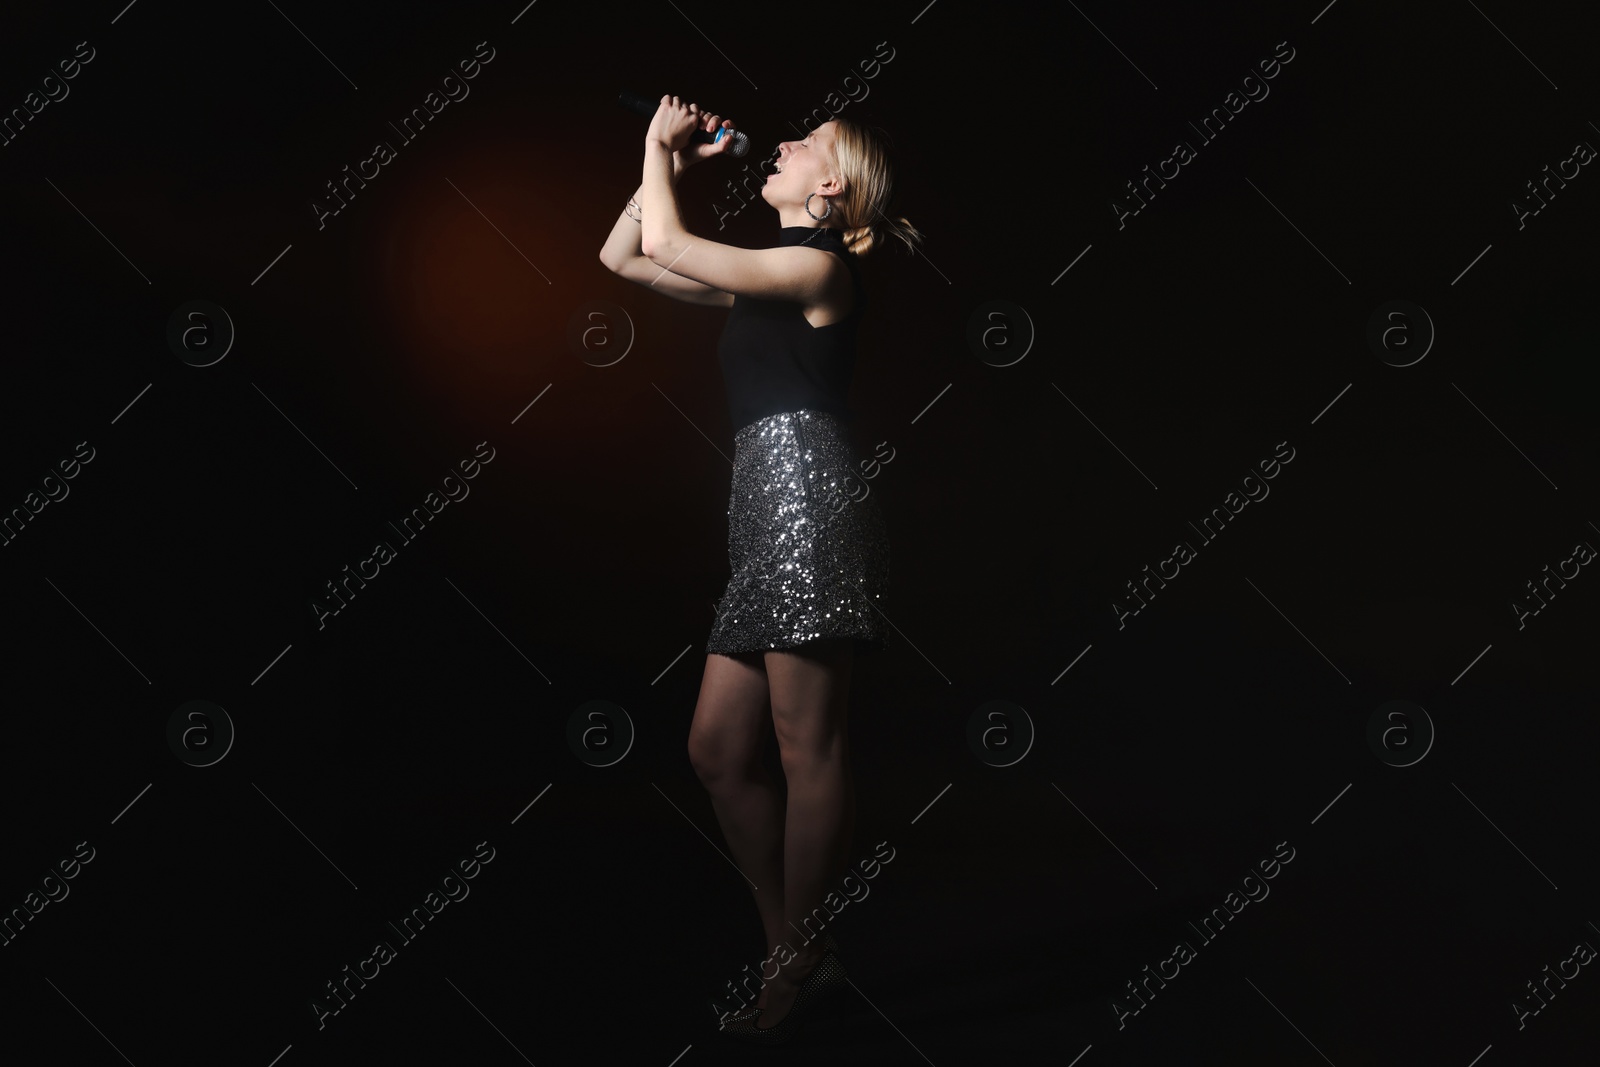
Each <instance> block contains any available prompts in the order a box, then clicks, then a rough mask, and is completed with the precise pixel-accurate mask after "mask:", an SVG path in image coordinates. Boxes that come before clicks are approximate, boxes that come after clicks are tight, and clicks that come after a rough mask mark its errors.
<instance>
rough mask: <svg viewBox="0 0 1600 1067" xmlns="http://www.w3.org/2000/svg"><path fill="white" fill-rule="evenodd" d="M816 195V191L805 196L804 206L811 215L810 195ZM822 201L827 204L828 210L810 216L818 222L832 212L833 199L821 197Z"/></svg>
mask: <svg viewBox="0 0 1600 1067" xmlns="http://www.w3.org/2000/svg"><path fill="white" fill-rule="evenodd" d="M816 195H817V194H816V193H812V194H811V196H808V197H806V203H805V208H806V214H807V215H811V197H812V196H816ZM822 202H823V204H824V205H826V206H827V209H828V210H826V211H824V212H823V213H822V214H821V215H811V217H812V218H814V219H816V220H817V221H818V222H821V221H822V220H823V219H825V218H827V217H828V216H829V215H832V214H833V201H831V200H829V199H828V198H827V197H823V198H822Z"/></svg>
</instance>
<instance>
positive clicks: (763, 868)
mask: <svg viewBox="0 0 1600 1067" xmlns="http://www.w3.org/2000/svg"><path fill="white" fill-rule="evenodd" d="M767 685H768V680H767V671H766V667H765V666H764V665H763V663H762V658H761V653H759V652H756V653H749V654H744V655H737V656H724V655H720V654H717V653H712V654H710V655H707V656H706V669H705V675H704V676H703V677H702V679H701V682H700V698H699V701H698V702H697V703H696V705H695V710H694V722H693V723H692V724H691V725H690V727H689V760H690V762H691V763H693V764H694V769H695V773H697V774H698V775H699V776H700V781H701V782H702V783H703V784H704V785H705V787H706V791H707V792H708V793H709V794H710V795H711V806H712V808H713V809H714V810H715V811H716V813H717V822H718V823H719V824H720V825H721V826H722V835H723V837H724V838H725V839H726V840H727V842H728V849H729V851H730V852H731V853H732V854H733V861H734V863H736V864H738V866H739V870H740V871H742V872H743V873H744V876H745V877H746V878H748V879H749V880H750V881H751V882H754V883H755V885H756V888H755V890H754V893H755V899H756V910H757V911H758V912H760V914H761V926H762V929H763V930H764V932H765V934H766V938H767V944H768V946H771V945H773V944H775V943H776V941H775V939H777V938H781V937H782V936H783V935H782V931H783V930H784V929H785V927H784V914H783V894H784V885H783V798H782V795H781V794H780V793H779V790H778V783H777V781H776V780H775V779H774V778H773V776H772V774H771V773H770V772H769V771H768V770H767V769H766V766H765V765H764V764H763V763H762V762H761V743H762V741H763V740H765V738H766V733H767V729H768V726H769V724H770V723H771V721H772V720H771V719H770V718H769V717H768V716H767V714H766V709H767V700H768V695H767ZM758 970H759V968H758ZM741 993H742V990H741ZM760 995H761V1000H759V1001H758V1002H757V1003H759V1004H762V1005H764V1004H765V1002H766V995H767V994H766V989H765V987H763V988H762V990H761V994H760Z"/></svg>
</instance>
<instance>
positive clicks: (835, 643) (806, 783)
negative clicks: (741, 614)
mask: <svg viewBox="0 0 1600 1067" xmlns="http://www.w3.org/2000/svg"><path fill="white" fill-rule="evenodd" d="M854 660H855V648H854V645H853V644H852V643H851V642H850V641H848V640H825V641H814V642H811V643H809V644H807V645H805V646H803V647H802V648H800V649H797V650H794V651H788V652H768V653H766V666H767V678H768V681H769V688H770V693H771V698H772V723H773V727H774V729H775V730H776V732H777V736H778V750H779V753H780V754H781V756H782V759H783V773H784V777H785V778H786V779H787V780H788V783H789V798H788V808H787V811H786V813H785V820H784V834H783V871H784V893H783V902H784V916H783V918H784V930H783V935H782V941H784V942H787V943H788V944H789V945H790V946H792V948H793V950H794V959H793V960H792V962H790V963H788V964H786V965H784V966H783V967H781V968H780V969H779V971H778V975H777V977H776V978H774V979H772V980H771V981H770V982H768V983H767V988H766V992H767V1002H766V1005H765V1009H766V1010H764V1011H763V1012H762V1014H761V1019H760V1020H759V1022H758V1025H760V1026H762V1027H763V1028H765V1027H769V1026H772V1025H774V1024H775V1023H778V1022H780V1021H781V1020H782V1019H783V1017H784V1015H786V1014H787V1013H788V1010H789V1007H790V1005H792V1004H793V1003H794V996H795V992H796V991H797V990H798V988H799V986H800V983H802V982H803V981H805V978H806V976H807V975H808V974H810V973H811V969H812V968H813V967H815V966H816V963H817V961H818V960H819V959H821V957H822V946H821V940H822V932H821V927H823V925H824V924H825V923H826V921H827V918H828V911H827V909H826V908H825V907H823V906H822V901H823V898H824V897H825V896H826V895H827V894H828V893H829V892H830V891H837V887H838V886H839V883H840V881H841V880H842V878H843V875H844V872H845V869H846V866H847V864H848V858H847V852H848V849H849V847H850V838H851V834H852V831H853V830H854V822H855V785H854V782H853V781H852V780H851V777H850V744H849V733H848V730H847V725H846V711H847V705H848V701H849V691H850V677H851V671H852V668H853V665H854ZM817 909H821V910H820V911H817ZM814 912H816V914H815V915H814V914H813V913H814ZM808 920H809V925H808V924H807V923H808ZM775 944H776V943H775ZM784 958H786V956H780V957H779V961H781V960H783V959H784ZM769 970H770V968H769Z"/></svg>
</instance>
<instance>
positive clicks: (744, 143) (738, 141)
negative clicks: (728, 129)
mask: <svg viewBox="0 0 1600 1067" xmlns="http://www.w3.org/2000/svg"><path fill="white" fill-rule="evenodd" d="M748 151H750V138H749V137H748V136H746V135H745V132H744V131H743V130H734V131H733V144H732V145H730V146H729V147H728V153H729V154H730V155H734V156H742V155H744V154H745V153H746V152H748Z"/></svg>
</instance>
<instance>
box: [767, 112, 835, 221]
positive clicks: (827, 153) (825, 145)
mask: <svg viewBox="0 0 1600 1067" xmlns="http://www.w3.org/2000/svg"><path fill="white" fill-rule="evenodd" d="M833 132H834V124H833V123H832V122H824V123H823V124H822V125H821V126H818V127H817V128H816V130H814V131H813V132H811V133H809V134H807V135H806V136H805V137H802V138H800V139H799V140H796V141H784V142H783V143H782V144H780V145H779V146H778V158H777V160H776V162H775V164H774V166H775V167H776V170H775V171H774V172H773V173H772V174H769V175H767V180H766V182H765V183H764V184H763V187H762V196H764V197H765V198H766V200H767V202H768V203H777V202H780V201H781V202H784V203H800V202H802V201H804V200H805V198H806V197H807V196H809V195H810V194H812V193H814V192H816V191H817V189H818V187H819V186H821V185H822V183H823V182H824V181H825V180H826V179H828V178H829V177H831V176H833Z"/></svg>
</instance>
